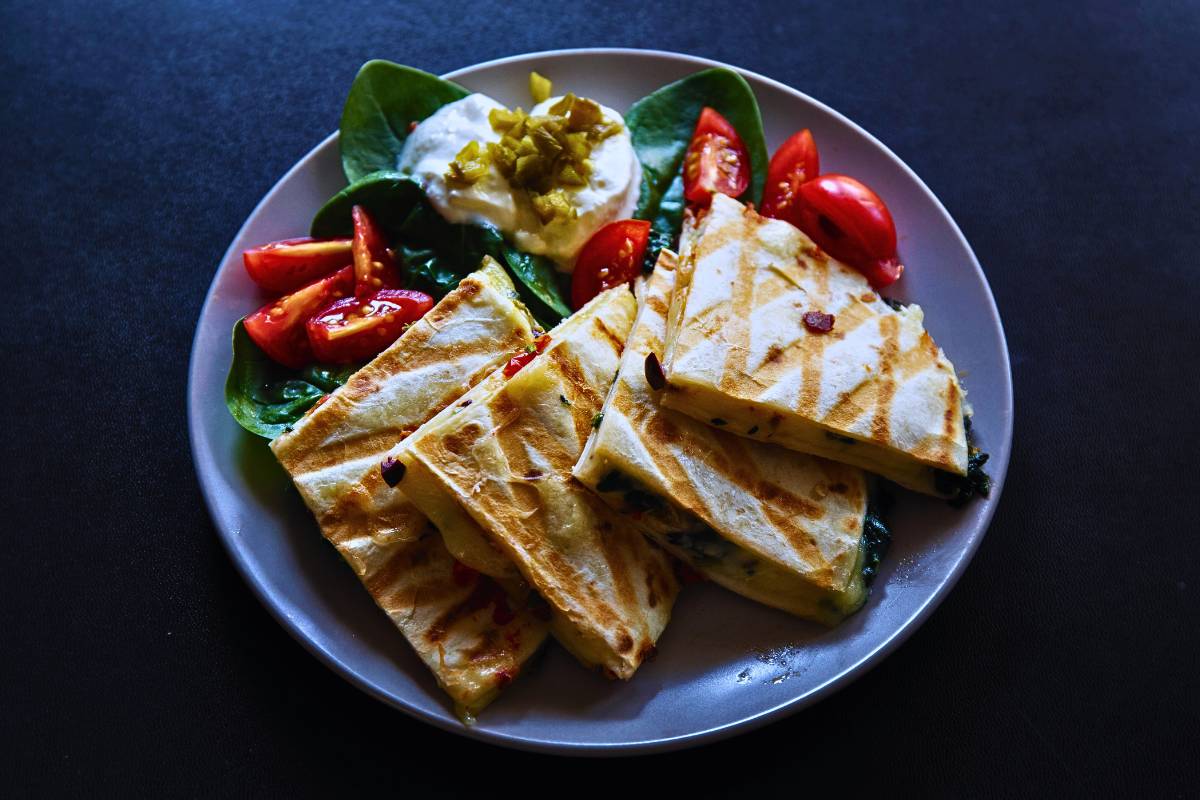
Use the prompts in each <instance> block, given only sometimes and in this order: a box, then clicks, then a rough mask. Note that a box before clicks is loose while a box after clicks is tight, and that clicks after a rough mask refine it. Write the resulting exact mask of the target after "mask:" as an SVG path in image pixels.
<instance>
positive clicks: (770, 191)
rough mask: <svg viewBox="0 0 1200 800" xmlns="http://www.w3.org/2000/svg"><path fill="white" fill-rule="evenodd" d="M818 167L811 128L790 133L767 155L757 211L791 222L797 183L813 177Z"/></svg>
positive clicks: (794, 214)
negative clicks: (776, 148)
mask: <svg viewBox="0 0 1200 800" xmlns="http://www.w3.org/2000/svg"><path fill="white" fill-rule="evenodd" d="M820 168H821V160H820V157H819V156H818V155H817V143H816V140H814V139H813V135H812V131H810V130H809V129H808V128H805V129H804V130H802V131H799V132H798V133H793V134H792V135H791V137H790V138H788V140H787V141H786V142H784V143H783V144H782V145H780V147H779V149H778V150H776V151H775V155H773V156H771V163H770V164H769V165H768V166H767V185H766V187H765V188H764V189H763V201H762V211H761V212H760V213H761V214H762V215H763V216H764V217H774V218H775V219H782V220H785V221H787V222H791V223H792V224H793V225H795V224H796V220H797V219H798V216H797V208H796V205H797V203H799V201H800V185H801V184H803V183H807V182H808V181H811V180H812V179H813V178H815V177H817V175H818V174H819V173H820V171H821V170H820Z"/></svg>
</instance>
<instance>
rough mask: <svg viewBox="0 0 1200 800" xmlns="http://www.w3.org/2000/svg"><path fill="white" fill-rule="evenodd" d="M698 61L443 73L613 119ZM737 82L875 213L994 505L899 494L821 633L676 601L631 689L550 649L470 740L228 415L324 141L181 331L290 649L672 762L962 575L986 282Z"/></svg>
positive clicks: (198, 434)
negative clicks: (859, 601)
mask: <svg viewBox="0 0 1200 800" xmlns="http://www.w3.org/2000/svg"><path fill="white" fill-rule="evenodd" d="M415 66H420V65H415ZM709 66H717V64H715V63H714V62H711V61H706V60H703V59H699V58H694V57H691V56H682V55H677V54H673V53H663V52H648V51H638V50H575V51H556V52H549V53H536V54H532V55H524V56H516V57H513V58H507V59H503V60H500V61H492V62H488V63H486V64H480V65H478V66H474V67H468V68H466V69H462V70H459V71H457V72H453V73H450V74H449V75H447V76H446V77H447V78H451V79H453V80H455V81H457V82H459V83H461V84H462V85H464V86H466V87H467V88H469V89H473V90H476V91H480V92H485V93H487V94H489V95H491V96H492V97H495V98H496V99H498V100H500V101H501V102H503V103H505V104H507V105H516V104H525V105H528V89H527V80H528V75H529V71H530V70H533V69H536V70H537V71H539V72H541V73H542V74H544V75H548V76H550V77H551V78H553V80H554V82H555V85H556V86H559V87H562V88H563V89H564V90H566V89H569V90H570V91H573V92H575V93H577V94H582V95H586V96H588V97H592V98H595V99H596V100H599V101H600V102H602V103H604V104H606V105H609V106H611V107H613V108H616V109H627V108H629V106H630V105H631V104H632V103H633V102H634V101H636V100H638V99H639V98H641V97H643V96H645V95H646V94H648V93H649V92H651V91H653V90H654V89H657V88H658V87H660V86H662V85H663V84H665V83H668V82H670V81H673V80H676V79H677V78H681V77H683V76H684V75H687V74H688V73H691V72H694V71H696V70H698V69H703V68H705V67H709ZM741 72H742V74H743V75H744V76H745V78H746V79H747V80H748V81H749V82H750V85H751V86H752V87H753V88H754V92H755V94H756V95H757V97H758V102H759V104H760V106H761V108H762V116H763V122H764V125H765V129H766V135H767V144H768V146H769V147H770V148H772V149H773V148H774V147H775V146H777V145H778V144H779V143H780V142H782V141H783V140H784V139H785V138H786V137H787V136H788V135H789V134H791V133H792V132H793V131H795V130H797V129H799V128H802V127H807V128H811V129H812V131H813V134H814V135H815V136H816V140H817V142H819V143H820V147H821V165H822V167H824V168H825V169H826V170H827V171H829V172H847V173H849V174H852V175H854V176H856V177H859V178H861V179H862V180H864V181H866V182H867V183H868V184H870V185H871V186H872V187H874V188H875V190H876V191H878V192H879V193H880V195H882V196H883V197H885V198H887V201H888V205H889V206H890V208H891V210H892V213H893V214H894V216H895V220H896V227H897V229H898V230H899V231H900V235H901V245H900V254H901V256H902V258H903V260H904V262H905V263H906V264H907V265H908V266H909V270H908V271H907V272H906V273H905V275H904V279H903V280H902V281H901V282H900V283H899V284H898V285H897V287H896V289H897V291H895V292H893V294H894V295H895V296H897V297H898V298H899V299H901V300H916V301H919V302H920V304H921V305H922V306H923V307H924V309H925V313H926V325H927V327H928V329H929V331H930V332H931V333H932V335H933V337H934V338H935V339H936V340H937V342H938V343H939V344H941V346H942V347H943V348H944V349H945V351H946V352H947V353H948V354H949V356H950V358H951V359H952V360H953V361H954V364H955V366H956V367H957V368H958V370H959V373H960V374H962V375H964V376H966V377H965V379H964V382H965V384H966V386H967V388H968V389H969V391H970V399H971V403H972V405H973V406H974V409H975V417H974V419H975V426H974V427H975V430H976V432H977V434H978V438H979V441H980V444H981V445H982V447H983V449H985V450H987V451H989V452H990V453H991V455H992V458H991V461H990V463H989V465H988V470H989V472H990V473H991V475H992V478H993V480H994V488H993V489H992V492H991V496H990V497H989V498H988V499H986V500H978V501H975V502H973V503H971V504H970V505H969V506H967V507H966V508H964V509H952V508H949V507H948V506H947V505H946V504H945V503H941V502H937V501H934V500H932V499H929V498H923V497H917V496H915V495H910V494H908V493H901V496H900V497H899V498H898V502H897V504H896V506H895V508H894V509H893V511H892V513H891V514H890V520H891V522H892V524H893V528H894V532H895V539H894V543H893V545H892V548H891V551H890V552H889V553H888V556H887V559H886V561H885V563H884V565H883V568H882V571H881V573H880V575H879V578H878V579H877V580H876V582H875V585H874V588H873V589H872V592H871V597H870V600H869V601H868V602H867V604H866V606H865V607H864V608H863V609H862V610H861V611H860V612H858V613H857V614H855V615H854V616H852V617H851V618H850V619H848V620H847V621H846V622H845V623H843V624H842V625H840V626H839V627H837V628H834V629H832V630H825V629H822V628H819V627H817V626H815V625H811V624H809V623H806V622H802V621H799V620H797V619H795V618H793V617H790V616H788V615H786V614H783V613H781V612H777V611H774V610H772V609H769V608H765V607H763V606H759V605H756V604H754V603H752V602H750V601H748V600H744V599H742V598H741V597H738V596H736V595H733V594H730V593H728V592H725V591H723V590H722V589H720V588H718V587H716V586H714V585H710V584H702V585H693V586H688V587H686V589H685V591H684V592H683V593H682V594H681V596H680V598H679V601H678V604H677V605H676V607H675V612H674V614H673V616H672V618H671V623H670V625H669V626H668V627H667V629H666V631H665V633H664V634H663V636H662V638H661V640H660V641H659V643H658V657H657V658H656V659H655V660H654V661H651V662H649V663H647V664H645V665H643V666H642V668H641V669H639V670H638V673H637V675H635V676H634V677H633V679H632V680H630V681H629V682H627V683H619V682H608V681H606V680H604V679H603V678H602V677H600V676H599V675H598V674H595V673H591V672H588V671H585V670H584V669H583V668H582V667H580V666H579V665H578V664H577V663H576V662H575V661H574V659H572V658H571V657H570V656H569V655H567V654H566V652H565V651H563V650H562V649H561V648H559V647H558V646H556V645H554V644H550V645H548V647H547V649H546V652H545V653H544V654H543V655H542V656H541V657H540V658H539V659H538V660H537V661H535V663H534V664H532V665H531V667H530V668H529V669H528V670H527V672H526V673H525V674H523V675H522V676H521V679H520V680H518V681H517V682H516V683H515V684H514V685H513V686H511V687H509V688H508V689H506V690H505V692H504V693H503V694H502V695H501V696H500V698H499V699H498V700H497V701H496V702H495V703H494V704H493V705H492V706H491V707H490V708H488V709H487V710H486V711H485V712H484V713H483V714H482V715H480V718H479V722H478V723H477V724H476V725H474V726H473V727H470V728H468V727H465V726H463V725H462V724H461V723H460V722H459V721H458V720H457V719H456V718H455V716H454V713H453V710H452V708H451V706H450V703H449V702H448V700H447V698H446V696H445V695H444V694H443V693H442V692H441V691H440V690H439V689H438V687H437V685H436V684H435V683H434V680H433V677H432V676H431V675H430V673H429V672H428V671H427V670H426V669H425V667H424V666H423V665H422V664H421V663H420V662H419V661H418V660H417V658H416V656H415V655H414V654H413V653H412V652H410V651H409V648H408V644H407V643H406V642H405V641H404V639H403V637H402V636H401V635H400V634H399V633H398V632H397V631H396V629H395V628H394V627H392V624H391V623H390V622H389V621H388V619H387V618H386V617H385V615H384V614H382V613H380V612H379V610H378V609H377V608H376V607H375V605H374V603H373V602H372V601H371V598H370V597H369V596H368V595H367V593H366V592H365V591H364V590H363V589H362V587H361V586H360V585H359V583H358V581H357V579H356V578H355V576H354V574H353V573H352V572H351V570H349V569H348V568H347V567H346V565H345V564H344V563H343V562H342V559H341V558H340V557H339V556H338V555H337V553H336V552H335V551H334V549H333V548H332V547H330V546H329V545H328V544H327V543H326V542H325V541H324V540H323V539H322V537H321V535H320V533H319V532H318V529H317V526H316V524H315V522H314V521H313V519H312V518H311V516H310V515H309V514H308V512H307V510H306V509H305V507H304V505H303V503H302V502H301V500H300V497H299V495H298V494H297V493H296V492H295V490H294V489H293V488H292V487H291V484H290V481H289V480H288V478H287V476H286V475H285V474H284V472H283V471H282V469H281V468H280V467H279V466H278V465H277V464H276V462H275V460H274V458H273V457H272V455H271V453H270V451H269V450H268V449H267V447H266V443H265V442H264V441H263V440H261V439H258V438H256V437H253V436H251V435H250V434H247V433H245V432H243V431H242V429H241V428H239V427H238V425H237V423H236V422H234V421H233V419H232V418H231V417H230V416H229V413H228V412H227V411H226V409H225V403H224V399H223V398H224V395H223V388H224V385H225V374H226V371H227V369H228V367H229V362H230V331H231V329H232V328H233V324H234V323H235V322H236V321H237V320H238V319H239V318H240V317H242V316H244V315H245V314H246V313H248V312H249V311H251V310H253V308H254V307H255V298H256V297H257V294H256V292H255V289H254V287H253V285H252V284H251V283H250V281H249V279H248V278H247V277H246V274H245V271H244V270H243V269H242V267H241V258H240V253H241V251H242V250H243V249H245V248H247V247H250V246H253V245H256V244H260V243H262V242H267V241H272V240H274V239H283V238H288V237H293V236H298V235H303V234H305V233H306V232H307V231H308V224H309V221H310V220H311V219H312V216H313V214H314V212H315V211H316V210H317V209H318V208H319V207H320V205H321V204H322V202H324V200H325V199H326V198H328V197H329V196H330V195H332V194H333V193H334V192H336V191H337V190H338V189H340V188H342V186H344V185H345V180H344V178H343V176H342V171H341V165H340V160H339V156H338V148H337V141H336V134H335V135H333V136H330V137H329V138H327V139H326V140H325V141H324V142H322V143H321V144H320V145H318V146H317V147H316V148H315V149H314V150H313V151H312V152H311V153H309V154H308V155H307V156H305V157H304V158H303V159H302V160H301V161H300V163H298V164H297V165H296V166H295V167H293V168H292V170H291V171H290V172H288V173H287V174H286V175H285V176H284V177H283V178H282V179H281V180H280V181H279V183H278V184H277V185H276V186H275V188H273V189H272V190H271V192H270V193H269V194H268V195H267V196H266V197H265V198H264V199H263V201H262V202H261V203H260V204H259V206H258V208H256V209H255V210H254V213H253V214H251V215H250V218H249V219H248V220H246V224H245V225H244V226H243V227H242V230H241V231H240V232H239V233H238V235H237V236H236V237H235V238H234V240H233V243H232V244H231V245H230V247H229V250H228V252H227V253H226V254H225V258H224V260H223V261H222V263H221V265H220V268H219V269H218V270H217V274H216V278H215V279H214V280H213V284H212V287H211V289H210V290H209V294H208V298H207V300H206V301H205V304H204V309H203V311H202V312H201V314H200V321H199V324H198V326H197V330H196V338H195V343H194V346H193V349H192V362H191V370H190V375H189V387H188V422H189V425H190V429H191V438H192V448H193V452H194V457H195V462H196V471H197V474H198V476H199V478H200V485H201V487H202V489H203V492H204V496H205V498H206V500H207V502H208V507H209V510H210V512H211V514H212V518H213V521H214V523H215V525H216V528H217V531H218V532H219V533H220V535H221V537H222V539H223V540H224V542H225V545H226V547H227V548H228V549H229V554H230V556H232V558H233V561H234V563H235V564H237V566H238V569H240V570H241V572H242V574H243V575H244V576H245V578H246V580H247V582H248V583H249V584H250V586H251V587H252V588H253V589H254V591H255V593H256V594H257V595H258V596H259V598H261V600H262V602H263V603H264V604H265V605H266V607H267V608H268V609H270V611H271V612H272V613H273V614H274V615H275V617H276V618H277V619H278V620H279V621H280V623H281V624H282V625H283V626H284V627H285V628H287V630H288V631H289V632H291V634H292V635H293V636H295V637H296V639H297V640H299V641H300V642H301V643H302V644H303V645H304V646H305V647H307V648H308V649H309V650H310V651H312V653H313V654H315V655H316V656H317V657H318V658H320V659H321V660H322V661H324V662H325V663H326V664H328V665H329V666H330V667H331V668H333V669H334V670H336V671H337V672H338V673H340V674H341V675H343V676H344V677H345V678H346V679H347V680H349V681H351V682H353V683H354V684H355V685H357V686H359V687H360V688H362V689H363V690H364V691H366V692H369V693H370V694H372V695H374V696H375V697H378V698H379V699H380V700H383V701H384V702H387V703H390V704H392V705H394V706H395V707H396V708H399V709H401V710H403V711H405V712H407V713H409V714H411V715H413V716H414V717H417V718H419V719H422V720H425V721H427V722H430V723H432V724H434V725H437V726H439V727H442V728H445V729H446V730H450V731H455V732H457V733H461V734H464V735H466V736H472V737H475V738H478V739H484V740H488V741H491V742H496V743H498V744H505V745H510V746H514V747H521V748H526V749H532V750H546V751H558V752H574V753H625V752H648V751H654V750H666V749H672V748H680V747H684V746H688V745H694V744H699V743H701V742H707V741H712V740H714V739H718V738H721V737H725V736H730V735H733V734H734V733H738V732H741V731H745V730H749V729H751V728H753V727H756V726H759V725H762V724H764V723H767V722H769V721H770V720H774V719H778V718H779V717H781V716H783V715H785V714H791V713H794V712H796V711H798V710H800V709H801V708H803V707H804V706H806V705H808V704H810V703H812V702H814V701H815V700H817V699H818V698H820V697H822V696H824V695H827V694H829V693H830V692H833V691H835V690H836V689H838V688H839V687H841V686H844V685H845V684H846V683H848V682H849V681H851V680H853V679H854V678H855V677H856V676H857V675H859V674H861V673H862V672H863V671H864V670H866V669H867V668H868V667H870V666H871V665H872V664H873V663H875V662H877V661H878V660H879V659H881V658H882V657H884V656H885V655H886V654H887V653H888V652H890V651H891V650H892V649H894V648H895V647H896V646H897V645H898V644H899V643H900V642H902V641H903V640H904V639H905V638H906V637H907V636H908V635H910V634H911V633H912V632H913V631H914V630H915V629H916V627H917V626H918V625H920V624H921V622H922V621H923V620H924V619H925V618H926V617H927V616H928V615H929V614H930V613H931V612H932V611H933V609H934V608H935V607H936V606H937V604H938V602H939V601H941V600H942V598H943V597H945V595H946V593H947V592H948V591H950V588H951V587H952V586H953V585H954V582H955V581H956V580H957V579H958V577H959V575H961V574H962V571H963V570H964V569H965V568H966V566H967V563H968V562H969V561H970V559H971V555H972V554H973V553H974V552H975V548H976V547H977V546H978V545H979V542H980V539H981V538H982V537H983V534H984V531H985V529H986V528H987V525H988V522H989V520H991V518H992V513H993V512H994V510H995V508H996V504H997V502H999V499H1000V493H1001V490H1002V488H1003V485H1004V473H1005V470H1006V469H1007V467H1008V456H1009V446H1010V442H1011V438H1012V382H1011V377H1010V374H1009V363H1008V352H1007V349H1006V346H1005V341H1004V331H1003V329H1002V327H1001V324H1000V318H999V315H998V313H997V311H996V305H995V302H994V300H993V299H992V293H991V290H990V289H989V288H988V285H987V281H986V279H985V278H984V275H983V271H982V270H981V269H980V267H979V263H978V261H977V260H976V259H975V256H974V254H973V253H972V252H971V248H970V247H969V246H968V245H967V242H966V240H965V239H963V236H962V234H961V233H960V232H959V229H958V226H957V225H955V223H954V220H952V219H951V218H950V215H949V214H947V213H946V210H945V209H944V208H943V207H942V205H941V203H939V202H938V200H937V198H935V197H934V196H933V194H932V193H931V192H930V191H929V189H928V188H926V186H925V185H924V184H923V183H922V182H921V180H920V179H919V178H918V177H917V176H916V175H915V174H913V172H912V171H911V170H910V169H909V168H908V167H907V166H905V165H904V163H903V162H901V161H900V159H898V158H897V157H896V156H895V155H893V154H892V153H891V152H890V151H889V150H888V149H887V148H886V147H884V146H883V145H882V144H880V143H879V142H878V141H876V140H875V139H874V138H873V137H872V136H871V135H870V134H868V133H866V132H865V131H863V130H862V129H861V128H859V127H858V126H856V125H855V124H854V123H852V122H850V121H849V120H847V119H846V118H845V117H842V116H841V115H839V114H838V113H837V112H835V111H833V110H831V109H830V108H828V107H826V106H824V105H822V104H820V103H818V102H817V101H815V100H813V99H812V98H810V97H807V96H806V95H804V94H802V93H800V92H798V91H796V90H795V89H791V88H789V87H787V86H784V85H782V84H780V83H777V82H775V81H773V80H770V79H768V78H764V77H762V76H759V75H755V74H753V73H750V72H745V71H744V70H743V71H741ZM347 88H349V87H347Z"/></svg>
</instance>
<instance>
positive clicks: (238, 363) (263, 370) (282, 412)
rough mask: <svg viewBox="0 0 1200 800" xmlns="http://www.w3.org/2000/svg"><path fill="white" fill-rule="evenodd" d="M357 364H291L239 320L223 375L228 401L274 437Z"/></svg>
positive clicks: (257, 429) (245, 420)
mask: <svg viewBox="0 0 1200 800" xmlns="http://www.w3.org/2000/svg"><path fill="white" fill-rule="evenodd" d="M358 368H359V365H357V364H352V365H334V366H327V365H321V364H317V365H312V366H308V367H305V368H304V369H302V370H293V369H288V368H287V367H285V366H283V365H281V364H277V363H275V362H274V361H272V360H271V359H270V358H269V357H268V356H267V354H266V353H264V352H263V351H262V350H261V349H259V346H258V345H256V344H255V343H254V340H253V339H251V338H250V335H249V334H248V333H246V327H245V325H244V324H243V323H242V320H238V323H237V325H234V326H233V363H232V364H231V365H230V367H229V377H227V378H226V379H225V405H226V407H228V408H229V413H230V414H232V415H233V418H234V419H236V420H237V421H238V424H239V425H241V426H242V427H243V428H245V429H246V430H248V431H250V433H253V434H255V435H257V436H262V437H264V438H266V439H274V438H275V437H276V436H278V435H279V434H281V433H283V432H284V431H286V430H287V429H288V428H289V427H290V426H291V425H293V424H295V422H296V421H297V420H298V419H300V418H301V417H302V416H304V412H306V411H308V409H310V408H312V406H313V404H315V403H316V402H317V401H318V400H320V399H321V398H322V397H324V396H325V395H327V394H329V393H330V392H332V391H333V390H334V389H336V388H337V387H339V386H341V385H342V384H343V383H345V382H346V381H347V380H348V379H349V378H350V376H351V375H353V374H354V373H355V372H356V371H357V370H358Z"/></svg>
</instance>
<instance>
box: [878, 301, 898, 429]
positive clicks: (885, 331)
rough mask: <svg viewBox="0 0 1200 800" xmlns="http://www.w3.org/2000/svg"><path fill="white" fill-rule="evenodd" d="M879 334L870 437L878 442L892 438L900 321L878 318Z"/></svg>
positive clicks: (886, 317) (894, 318)
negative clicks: (876, 388) (877, 375)
mask: <svg viewBox="0 0 1200 800" xmlns="http://www.w3.org/2000/svg"><path fill="white" fill-rule="evenodd" d="M879 333H880V335H881V336H882V337H883V345H882V346H881V347H880V350H879V379H878V381H879V393H878V394H877V395H876V397H875V418H874V419H873V420H872V421H871V437H872V438H873V439H875V440H876V441H878V442H888V441H890V440H891V438H892V431H891V422H890V421H889V419H890V417H891V414H892V398H893V397H894V396H895V394H896V376H895V373H894V368H895V366H896V357H897V356H898V355H899V353H900V319H899V318H898V317H897V316H895V315H894V314H887V315H885V316H882V317H880V318H879Z"/></svg>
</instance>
